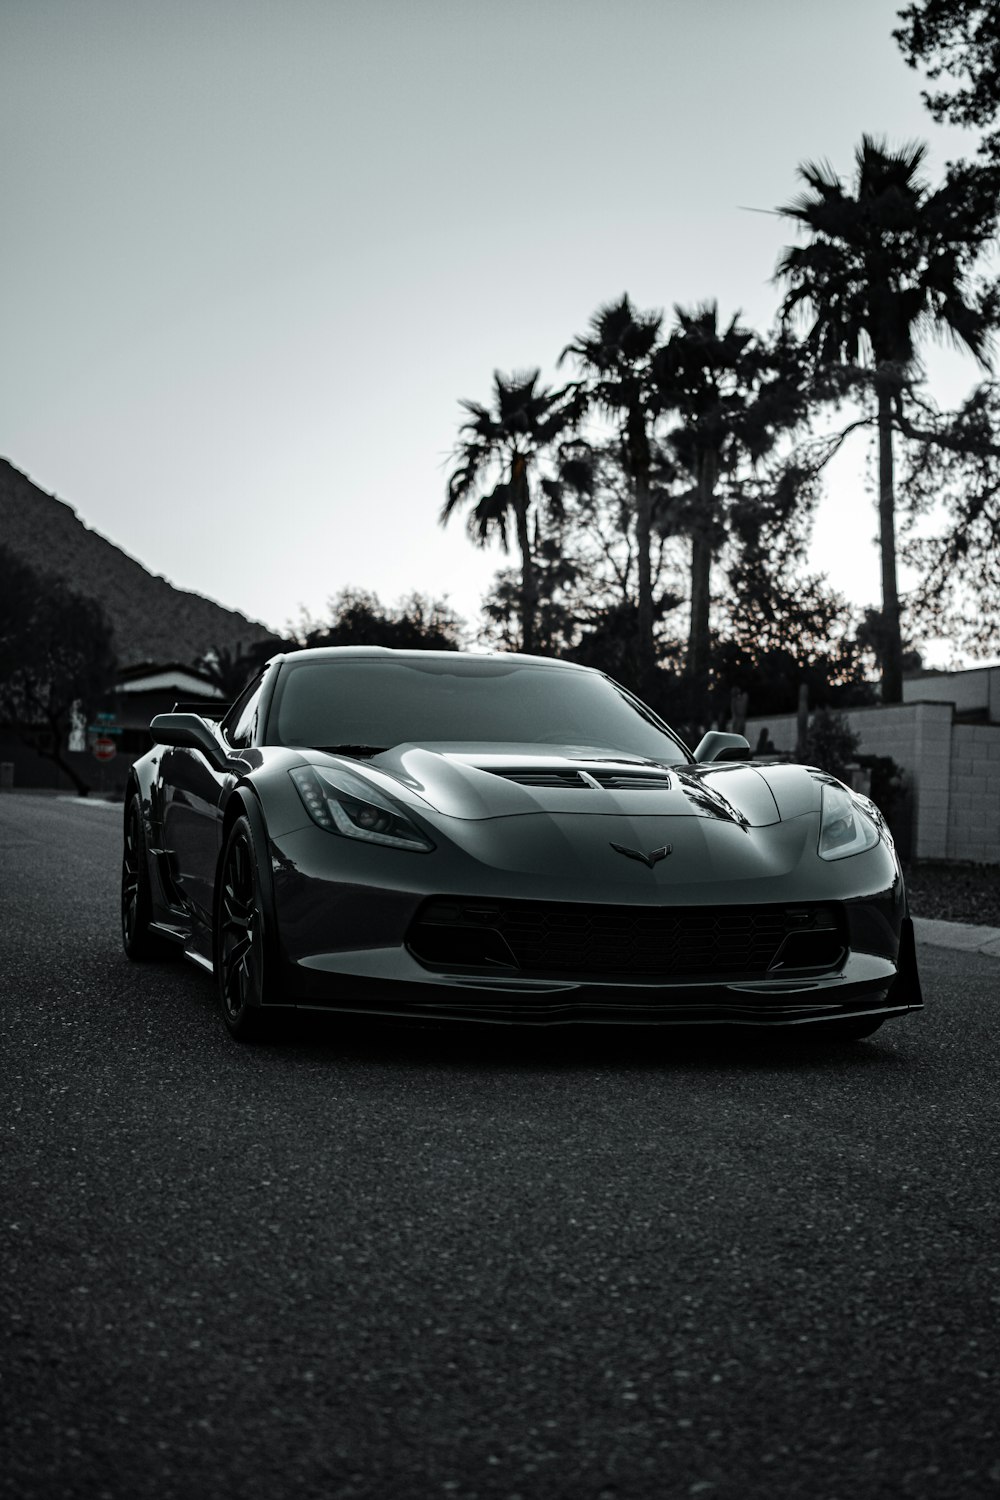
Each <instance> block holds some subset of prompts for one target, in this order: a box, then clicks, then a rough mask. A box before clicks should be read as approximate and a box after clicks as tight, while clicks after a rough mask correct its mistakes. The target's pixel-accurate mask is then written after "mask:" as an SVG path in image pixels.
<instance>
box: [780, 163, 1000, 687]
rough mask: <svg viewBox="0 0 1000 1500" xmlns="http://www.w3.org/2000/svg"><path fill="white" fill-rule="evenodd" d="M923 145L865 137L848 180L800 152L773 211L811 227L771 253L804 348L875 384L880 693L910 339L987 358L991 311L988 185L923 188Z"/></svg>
mask: <svg viewBox="0 0 1000 1500" xmlns="http://www.w3.org/2000/svg"><path fill="white" fill-rule="evenodd" d="M924 155H925V148H924V147H923V146H920V145H909V146H904V147H902V148H901V149H900V150H899V151H890V150H889V149H888V147H887V146H886V144H885V143H884V142H880V141H876V140H874V139H873V138H872V137H870V136H867V135H866V136H863V137H862V140H861V145H860V147H859V148H858V150H857V152H856V154H855V172H854V181H853V184H852V187H851V189H849V190H845V187H844V184H843V182H842V181H841V179H840V178H839V177H838V176H837V175H836V174H835V173H834V172H833V171H832V170H831V168H829V167H828V166H824V165H816V164H813V163H806V164H805V165H803V166H802V167H800V168H799V175H800V176H801V177H802V179H803V181H804V182H805V183H806V188H807V191H806V192H804V193H803V194H802V195H801V196H800V197H799V198H797V199H796V200H794V201H793V202H791V203H789V204H786V205H785V206H784V207H782V208H780V209H779V210H778V212H779V213H782V214H784V215H785V216H786V217H787V218H790V219H792V220H794V221H795V222H796V223H798V224H800V225H802V226H803V227H804V228H805V229H807V230H808V231H809V232H810V239H809V242H808V243H807V244H805V245H801V246H794V247H791V248H787V249H786V250H785V251H784V252H783V253H782V256H781V259H780V260H779V263H778V271H777V274H778V276H779V278H781V279H783V280H784V281H785V282H786V283H787V287H788V291H787V294H786V296H785V299H784V303H783V308H782V312H783V315H784V317H785V318H786V319H791V318H793V317H795V316H796V315H798V314H804V315H805V316H806V318H807V320H808V327H807V331H806V340H807V343H808V345H809V347H810V348H811V349H812V351H813V353H814V354H815V357H816V359H817V360H818V361H819V363H820V364H821V365H823V366H826V367H839V369H840V371H841V373H842V375H843V377H844V380H843V389H844V390H845V392H846V391H848V390H850V389H852V388H853V389H858V388H859V387H860V386H862V385H863V384H867V386H868V388H869V389H870V390H872V391H873V392H874V400H875V406H876V421H877V430H878V451H879V485H878V495H879V498H878V511H879V542H880V549H881V572H882V637H883V641H884V656H883V659H882V662H881V669H882V697H883V701H884V702H886V703H898V702H899V701H900V700H901V697H902V661H903V646H902V633H901V624H900V602H899V591H898V584H897V576H896V574H897V559H896V487H895V478H894V451H893V432H894V428H895V427H896V426H897V425H898V424H899V421H900V420H901V418H902V416H903V414H904V411H905V396H906V394H907V391H908V389H909V388H910V384H911V382H912V379H913V376H914V374H915V372H916V368H917V366H916V350H917V343H918V340H919V338H920V336H921V335H922V334H924V333H927V332H946V333H948V334H949V335H950V336H952V337H953V338H954V339H955V340H956V341H958V342H960V343H962V344H964V345H965V346H966V347H967V348H968V349H969V350H971V352H972V353H973V354H974V355H975V356H976V357H977V358H978V359H979V360H980V361H981V363H983V364H986V362H987V353H988V349H989V343H990V335H991V330H992V328H993V326H994V324H995V321H996V300H995V296H994V294H993V292H992V291H991V290H989V289H984V288H983V287H981V286H977V285H976V284H975V282H974V279H973V268H974V264H975V261H976V259H977V257H978V256H979V254H980V252H981V250H982V249H983V247H984V246H985V245H986V243H987V242H988V240H989V239H990V237H991V235H992V234H993V231H994V224H995V218H996V198H995V195H994V194H991V193H990V192H988V191H987V190H986V186H985V184H984V182H983V180H982V178H981V177H976V176H975V175H974V174H973V175H969V174H959V175H957V176H955V177H952V178H949V180H948V181H947V182H946V183H945V184H944V186H943V187H941V188H939V189H937V190H936V191H931V190H930V189H929V188H928V186H927V184H926V183H925V181H924V180H923V178H922V176H921V167H922V165H923V161H924Z"/></svg>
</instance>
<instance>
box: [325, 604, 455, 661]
mask: <svg viewBox="0 0 1000 1500" xmlns="http://www.w3.org/2000/svg"><path fill="white" fill-rule="evenodd" d="M329 609H330V620H329V623H328V624H321V623H319V622H317V621H315V620H309V619H306V620H305V621H303V625H302V628H301V630H300V633H299V634H300V641H299V643H300V644H301V645H303V646H389V647H392V648H394V649H395V650H397V651H457V650H458V649H459V645H460V635H461V631H462V621H461V620H460V619H459V617H458V616H457V615H456V614H455V612H454V611H453V610H452V609H450V608H449V607H448V605H447V604H445V603H443V602H441V601H440V600H436V599H433V600H432V599H428V598H427V597H426V596H425V595H424V594H416V593H414V594H410V595H409V596H408V597H406V598H405V599H401V600H400V601H399V603H398V604H397V605H396V607H395V608H394V609H393V608H387V607H386V606H384V605H383V604H382V602H381V600H380V599H379V597H378V595H377V594H374V593H366V592H365V591H363V590H361V589H341V591H340V593H339V594H336V595H335V596H334V598H332V599H331V600H330V603H329Z"/></svg>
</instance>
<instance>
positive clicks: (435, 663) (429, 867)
mask: <svg viewBox="0 0 1000 1500" xmlns="http://www.w3.org/2000/svg"><path fill="white" fill-rule="evenodd" d="M181 707H182V706H181V705H178V708H179V709H180V708H181ZM220 713H221V717H220V718H219V719H218V720H213V719H210V718H207V717H205V714H206V709H205V707H204V706H202V707H201V708H200V709H199V712H198V713H193V712H183V711H175V712H174V713H170V714H161V715H159V716H158V717H157V718H155V719H154V720H153V723H152V725H151V730H152V734H153V738H154V740H155V741H156V744H155V746H154V748H153V749H152V750H150V751H149V753H148V754H146V755H144V756H143V757H142V759H141V760H139V761H137V762H136V764H135V765H134V766H133V768H132V770H131V773H130V779H129V784H128V788H127V792H126V800H125V849H124V859H123V863H122V932H123V936H124V943H125V951H126V953H127V954H128V956H129V957H130V958H133V959H144V958H150V957H154V956H156V955H158V954H161V953H162V952H163V951H164V949H165V946H166V945H167V944H168V943H173V944H179V945H180V947H181V948H182V949H183V950H184V953H185V954H186V955H187V957H188V958H190V959H192V960H194V962H195V963H198V964H200V965H201V966H202V967H203V968H204V969H206V970H208V971H209V972H213V973H214V974H215V976H216V981H217V983H218V988H219V996H220V1000H221V1004H222V1013H223V1016H224V1017H225V1021H226V1025H227V1026H228V1027H229V1030H230V1031H231V1032H232V1034H233V1035H234V1036H236V1037H247V1036H251V1035H260V1034H261V1033H262V1032H263V1031H264V1030H265V1029H266V1026H267V1023H268V1022H270V1021H271V1020H273V1018H274V1017H275V1016H276V1015H278V1014H280V1013H281V1012H282V1011H283V1010H285V1011H287V1008H288V1007H291V1006H299V1007H303V1006H304V1007H311V1008H322V1009H332V1010H337V1011H342V1012H353V1013H355V1014H364V1015H378V1016H397V1017H410V1018H413V1017H425V1018H436V1019H442V1018H461V1019H463V1020H475V1021H490V1022H501V1023H517V1024H533V1025H537V1024H551V1023H558V1022H599V1023H618V1024H621V1023H633V1024H635V1023H646V1024H648V1023H654V1024H660V1023H665V1022H666V1023H680V1024H683V1025H691V1024H725V1025H738V1026H755V1027H764V1026H771V1027H774V1026H781V1027H788V1026H799V1027H801V1026H803V1025H806V1024H808V1025H809V1026H811V1027H814V1028H817V1029H818V1030H819V1031H820V1032H834V1033H836V1034H838V1035H841V1036H843V1035H848V1036H853V1037H860V1036H867V1035H869V1034H870V1033H871V1032H873V1031H874V1030H875V1029H876V1028H877V1027H878V1026H880V1025H881V1024H882V1022H883V1021H884V1020H885V1019H886V1018H887V1017H889V1016H898V1015H904V1014H906V1012H908V1011H911V1010H915V1009H919V1008H920V1006H921V1004H922V1000H921V995H920V985H919V981H918V977H917V970H916V960H915V953H914V945H913V928H912V924H911V922H910V920H909V918H908V915H907V908H906V897H905V893H904V889H903V879H902V875H901V873H900V868H899V863H898V861H897V859H896V855H895V852H894V849H893V843H892V839H891V837H890V835H889V831H888V829H887V827H886V824H885V822H884V820H883V818H882V816H881V815H880V813H879V812H878V810H877V809H876V807H875V806H874V805H873V804H872V803H871V802H870V801H868V799H867V798H865V797H861V796H858V795H856V794H855V793H853V792H851V791H849V790H848V789H847V788H846V787H845V786H843V785H842V784H841V783H840V782H839V781H836V780H835V779H834V778H833V777H831V776H829V775H826V774H825V773H824V772H822V771H818V770H814V769H810V768H808V767H804V766H797V765H789V764H775V763H771V762H766V761H753V760H751V759H750V758H749V754H750V752H749V746H748V745H747V742H746V740H745V739H743V738H742V737H741V736H738V735H727V734H720V733H718V732H711V733H709V734H707V735H706V736H705V738H704V739H703V740H702V742H701V744H700V745H699V746H698V749H697V751H696V752H695V754H694V755H692V754H691V753H690V751H689V750H688V749H687V748H686V747H685V746H684V745H683V744H682V742H681V741H680V740H679V739H678V738H677V736H676V735H675V734H674V733H673V732H672V731H671V730H670V729H669V728H668V727H667V725H666V724H664V723H663V722H662V720H660V719H659V718H657V716H656V715H655V714H654V713H652V712H651V711H650V709H648V708H647V707H645V705H643V704H642V703H640V702H639V701H638V700H637V699H636V698H634V697H633V696H632V695H631V694H629V693H627V692H626V691H625V690H624V689H622V688H621V687H618V686H617V685H616V684H615V683H613V682H612V681H611V680H610V679H609V678H607V677H605V676H604V675H603V674H602V673H600V672H596V671H593V670H592V669H590V668H587V667H580V666H574V665H571V664H569V663H566V662H557V661H550V660H545V659H543V658H540V657H531V656H515V655H510V654H491V655H473V654H462V653H457V652H430V651H390V650H386V649H384V648H378V647H350V648H341V649H327V650H312V651H299V652H295V653H293V654H289V655H287V656H277V657H275V658H273V659H272V660H271V661H270V662H268V664H267V666H266V667H265V668H264V670H263V671H262V672H261V673H260V675H259V676H258V677H257V678H256V679H255V681H253V682H252V683H251V684H250V685H249V686H248V687H247V688H246V690H245V691H244V692H243V693H242V695H241V696H240V698H239V699H238V700H237V701H236V702H235V703H234V704H233V705H232V706H231V707H228V708H226V707H223V708H222V709H221V710H220Z"/></svg>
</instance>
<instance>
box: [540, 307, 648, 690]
mask: <svg viewBox="0 0 1000 1500" xmlns="http://www.w3.org/2000/svg"><path fill="white" fill-rule="evenodd" d="M662 322H663V319H662V317H661V315H660V314H659V313H641V312H638V311H637V310H636V309H635V308H634V307H633V306H632V303H631V302H630V300H629V298H628V295H627V293H626V294H624V295H623V296H622V298H621V300H620V301H619V302H610V303H607V304H605V305H604V306H603V307H599V308H598V309H597V312H596V313H595V314H594V316H593V317H592V318H591V320H590V325H589V328H588V331H587V332H586V333H585V334H583V335H581V337H579V338H577V339H575V340H574V341H573V343H571V344H568V345H567V347H566V348H565V349H564V350H563V352H562V354H561V355H560V356H559V360H560V363H561V362H562V361H563V359H565V357H566V355H567V354H571V355H573V357H574V358H575V359H576V361H577V364H578V366H579V368H580V371H581V374H582V375H583V377H584V379H583V382H582V384H581V385H580V386H579V387H578V389H577V392H576V396H577V405H576V408H575V411H576V415H577V416H579V415H582V413H583V411H584V410H585V409H586V408H587V407H594V408H596V410H598V411H599V412H601V413H602V414H603V415H604V416H606V417H610V419H611V420H612V421H613V422H614V423H615V424H616V426H617V427H618V430H619V434H620V439H621V447H622V454H623V457H624V459H625V465H626V468H627V471H628V474H629V477H630V480H631V483H632V486H633V495H634V499H635V539H636V553H637V562H638V596H639V597H638V605H639V611H638V631H639V641H638V648H639V649H638V652H637V657H638V664H639V684H640V690H641V691H642V692H643V693H646V694H648V693H649V691H650V687H651V685H652V681H653V672H654V670H655V666H656V654H655V648H654V645H653V583H652V569H651V566H650V531H651V527H652V496H651V492H650V468H651V465H652V457H653V454H652V442H651V432H652V424H653V422H654V420H655V418H656V416H657V415H658V413H659V410H660V404H659V403H660V392H659V387H658V386H657V383H656V381H655V380H654V378H653V355H654V352H655V350H656V348H657V344H658V342H659V337H660V327H661V324H662Z"/></svg>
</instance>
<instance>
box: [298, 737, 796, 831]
mask: <svg viewBox="0 0 1000 1500" xmlns="http://www.w3.org/2000/svg"><path fill="white" fill-rule="evenodd" d="M306 758H307V759H308V760H310V761H312V762H313V763H314V764H316V765H331V766H332V765H341V766H343V767H344V768H345V769H347V768H349V769H350V771H351V773H352V775H354V776H357V777H360V778H361V779H363V780H366V781H369V782H370V783H371V784H372V785H373V786H375V787H378V788H379V789H380V790H382V791H383V792H387V793H389V795H390V796H394V797H395V798H396V799H397V800H399V801H402V802H404V803H408V804H410V805H411V806H413V807H414V809H415V810H416V811H417V812H423V813H424V814H425V815H426V814H427V813H428V812H429V811H431V810H433V811H435V812H437V813H438V814H440V815H442V816H444V817H447V818H459V819H470V820H479V819H486V818H502V817H523V816H524V815H525V814H531V813H550V814H552V813H554V814H564V813H573V814H580V815H593V816H601V815H603V816H609V815H615V814H626V815H627V816H629V817H645V816H648V817H664V816H672V817H693V818H711V819H714V820H716V821H720V822H724V823H729V824H734V825H737V826H739V827H742V828H763V827H766V826H768V825H770V824H774V823H778V822H780V821H781V820H782V818H787V817H793V816H797V815H799V814H801V813H804V812H810V811H814V810H816V809H818V807H819V796H820V788H819V785H818V782H817V773H814V772H811V771H810V770H808V769H807V768H805V767H803V766H791V765H766V764H765V765H754V764H749V763H746V762H743V763H729V764H723V765H718V764H714V765H699V766H696V765H690V764H688V765H673V766H671V765H663V764H660V763H659V762H655V761H648V760H642V759H640V758H639V757H636V756H628V755H622V754H616V753H615V752H613V751H604V750H601V749H599V748H596V747H595V748H591V747H578V746H552V747H549V746H539V745H504V746H503V747H502V748H498V747H497V746H496V745H482V746H478V745H470V744H468V743H466V742H462V743H461V744H460V745H459V744H450V743H441V744H419V745H416V744H405V745H397V746H395V747H394V748H393V749H391V750H386V751H384V752H383V753H382V754H380V755H377V756H374V757H373V758H372V759H371V760H357V759H354V758H348V757H344V756H336V755H330V754H326V753H323V752H319V751H314V752H309V753H308V754H307V757H306Z"/></svg>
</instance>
